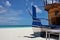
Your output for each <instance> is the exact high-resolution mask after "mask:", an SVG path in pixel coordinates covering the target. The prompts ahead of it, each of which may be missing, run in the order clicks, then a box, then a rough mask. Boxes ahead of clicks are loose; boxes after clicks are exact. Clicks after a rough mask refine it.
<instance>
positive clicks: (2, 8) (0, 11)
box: [0, 5, 6, 13]
mask: <svg viewBox="0 0 60 40" xmlns="http://www.w3.org/2000/svg"><path fill="white" fill-rule="evenodd" d="M4 12H6V10H5V9H4V7H3V6H2V5H0V13H4Z"/></svg>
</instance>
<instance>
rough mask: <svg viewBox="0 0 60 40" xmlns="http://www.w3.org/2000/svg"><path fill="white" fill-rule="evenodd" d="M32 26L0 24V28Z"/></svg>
mask: <svg viewBox="0 0 60 40" xmlns="http://www.w3.org/2000/svg"><path fill="white" fill-rule="evenodd" d="M26 27H32V26H31V25H0V28H26Z"/></svg>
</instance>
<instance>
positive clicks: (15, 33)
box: [0, 28, 53, 40]
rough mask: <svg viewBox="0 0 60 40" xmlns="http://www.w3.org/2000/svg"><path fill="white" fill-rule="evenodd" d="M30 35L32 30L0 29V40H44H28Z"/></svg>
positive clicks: (41, 39)
mask: <svg viewBox="0 0 60 40" xmlns="http://www.w3.org/2000/svg"><path fill="white" fill-rule="evenodd" d="M31 34H33V30H32V28H0V40H46V39H45V38H41V37H37V38H28V37H30V36H31ZM52 40H53V39H52Z"/></svg>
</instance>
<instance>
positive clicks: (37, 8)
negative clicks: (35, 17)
mask: <svg viewBox="0 0 60 40" xmlns="http://www.w3.org/2000/svg"><path fill="white" fill-rule="evenodd" d="M34 6H35V7H36V13H41V12H42V10H41V9H40V8H39V7H38V6H37V5H34Z"/></svg>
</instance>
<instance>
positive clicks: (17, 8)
mask: <svg viewBox="0 0 60 40" xmlns="http://www.w3.org/2000/svg"><path fill="white" fill-rule="evenodd" d="M32 3H33V4H34V5H35V6H36V9H37V11H36V12H37V17H38V18H41V17H42V18H46V19H47V18H48V14H47V12H46V11H45V10H44V7H40V6H43V0H0V25H31V24H32V18H31V16H30V15H29V13H28V12H27V11H26V4H27V5H28V7H29V9H30V11H31V12H32V7H31V4H32ZM50 3H51V2H50ZM41 22H42V24H48V22H47V21H46V20H41Z"/></svg>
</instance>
